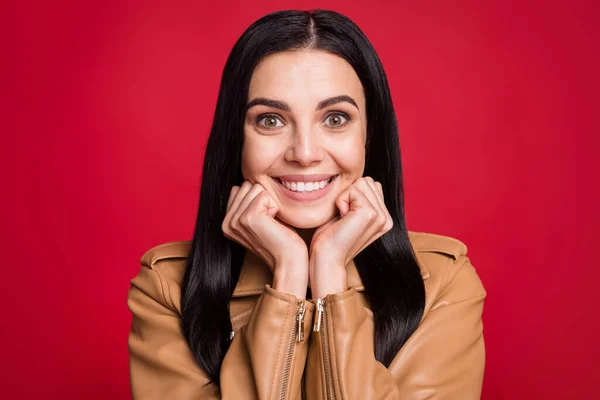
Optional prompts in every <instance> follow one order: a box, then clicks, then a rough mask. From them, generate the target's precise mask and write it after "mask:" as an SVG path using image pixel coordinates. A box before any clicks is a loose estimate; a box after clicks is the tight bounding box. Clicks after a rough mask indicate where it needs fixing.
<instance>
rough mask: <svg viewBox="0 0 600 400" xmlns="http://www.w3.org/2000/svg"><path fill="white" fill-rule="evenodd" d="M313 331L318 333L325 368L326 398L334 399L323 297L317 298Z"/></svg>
mask: <svg viewBox="0 0 600 400" xmlns="http://www.w3.org/2000/svg"><path fill="white" fill-rule="evenodd" d="M313 332H318V333H319V342H320V343H321V354H322V356H323V368H324V369H325V384H326V386H327V399H328V400H335V391H334V390H333V378H332V376H331V374H332V373H331V364H330V362H329V338H328V337H327V325H326V324H325V299H317V315H316V316H315V324H314V325H313Z"/></svg>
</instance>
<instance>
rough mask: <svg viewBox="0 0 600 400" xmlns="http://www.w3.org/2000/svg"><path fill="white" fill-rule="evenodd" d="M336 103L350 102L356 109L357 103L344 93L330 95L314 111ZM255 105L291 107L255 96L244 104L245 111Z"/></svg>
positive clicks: (287, 109) (284, 109)
mask: <svg viewBox="0 0 600 400" xmlns="http://www.w3.org/2000/svg"><path fill="white" fill-rule="evenodd" d="M337 103H350V104H352V105H353V106H354V107H356V109H357V110H358V105H357V104H356V101H354V99H353V98H352V97H350V96H347V95H345V94H344V95H340V96H335V97H330V98H328V99H325V100H323V101H320V102H319V104H317V107H316V108H315V111H320V110H322V109H324V108H325V107H329V106H331V105H334V104H337ZM257 105H263V106H267V107H272V108H278V109H280V110H282V111H288V112H289V111H290V110H291V109H292V108H291V107H290V106H289V105H288V104H287V103H286V102H285V101H280V100H271V99H265V98H264V97H257V98H256V99H253V100H252V101H250V102H249V103H248V105H247V106H246V111H248V110H249V109H250V108H252V107H254V106H257Z"/></svg>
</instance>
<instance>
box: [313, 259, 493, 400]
mask: <svg viewBox="0 0 600 400" xmlns="http://www.w3.org/2000/svg"><path fill="white" fill-rule="evenodd" d="M456 263H460V265H459V266H458V272H457V273H456V275H455V276H453V277H452V278H451V279H450V281H451V282H450V283H449V284H448V286H447V287H445V288H444V289H443V290H441V291H440V296H438V298H437V299H435V301H434V302H433V305H432V306H431V308H430V309H429V310H428V312H427V313H426V314H425V315H424V317H423V319H422V321H421V323H420V325H419V327H418V328H417V329H416V330H415V332H414V333H413V334H412V335H411V337H410V338H409V339H408V340H407V341H406V342H405V344H404V345H403V347H402V348H401V349H400V351H399V352H398V353H397V354H396V356H395V357H394V359H393V361H392V363H391V364H390V367H389V368H386V367H385V366H384V365H383V364H381V363H380V362H379V361H377V360H376V359H375V354H374V345H373V320H372V317H371V316H370V315H369V312H368V311H367V309H366V308H365V306H364V305H363V303H362V301H361V300H360V298H359V295H358V294H357V292H356V290H355V289H354V288H353V287H352V288H350V289H349V290H346V291H344V292H342V293H335V294H330V295H328V296H326V297H325V305H324V307H323V312H322V317H321V318H319V314H320V313H319V310H318V309H317V310H316V311H315V321H318V320H319V319H321V325H322V326H321V327H320V329H319V330H318V331H315V332H313V336H311V343H310V345H309V354H308V360H307V376H306V385H307V386H306V387H307V390H309V393H308V394H309V395H308V398H309V399H344V400H345V399H386V400H392V399H397V400H399V399H402V400H412V399H461V400H470V399H479V398H480V395H481V387H482V382H483V371H484V364H485V349H484V342H483V324H482V321H481V316H482V312H483V300H484V298H485V296H486V292H485V290H484V288H483V285H482V284H481V281H480V279H479V277H478V276H477V274H476V272H475V269H474V268H473V266H472V265H471V263H470V261H469V259H468V258H467V257H460V258H459V260H457V261H456ZM313 337H315V340H313Z"/></svg>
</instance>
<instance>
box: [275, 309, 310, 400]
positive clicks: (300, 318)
mask: <svg viewBox="0 0 600 400" xmlns="http://www.w3.org/2000/svg"><path fill="white" fill-rule="evenodd" d="M297 305H298V311H297V312H296V322H295V323H294V326H293V327H292V334H291V335H290V343H289V345H288V349H287V356H286V359H285V367H284V370H283V380H282V382H281V392H280V393H279V399H280V400H285V399H286V394H287V387H288V382H289V375H290V369H291V365H292V358H293V355H294V348H295V346H294V345H295V343H296V341H298V342H301V341H303V340H304V329H303V328H304V313H305V312H306V305H305V304H304V300H299V301H298V303H297Z"/></svg>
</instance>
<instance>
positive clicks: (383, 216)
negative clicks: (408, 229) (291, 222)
mask: <svg viewBox="0 0 600 400" xmlns="http://www.w3.org/2000/svg"><path fill="white" fill-rule="evenodd" d="M335 203H336V205H337V207H338V209H339V210H340V215H339V216H336V217H335V218H333V219H332V220H330V221H329V222H327V223H326V224H325V225H323V226H320V227H319V228H318V229H317V230H316V231H315V232H314V234H313V237H312V241H311V246H310V260H309V279H310V282H311V289H312V293H313V297H315V298H319V297H321V298H322V297H325V296H326V295H327V294H330V293H339V292H342V291H345V290H347V289H348V288H347V283H346V265H347V264H348V263H349V262H350V261H351V260H352V259H354V257H356V255H357V254H359V253H360V252H361V251H362V250H363V249H364V248H365V247H367V246H368V245H370V244H371V243H373V242H374V241H375V240H377V239H378V238H379V237H381V236H382V235H383V234H385V233H386V232H388V231H389V230H391V229H392V227H393V226H394V222H393V220H392V217H391V216H390V213H389V212H388V210H387V208H386V206H385V201H384V199H383V190H382V187H381V183H379V182H375V181H374V180H373V178H371V177H363V178H359V179H357V180H356V181H355V182H354V183H353V184H352V185H350V186H349V187H348V188H347V189H346V190H345V191H344V192H342V193H341V194H340V196H339V197H338V198H337V200H336V202H335Z"/></svg>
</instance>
